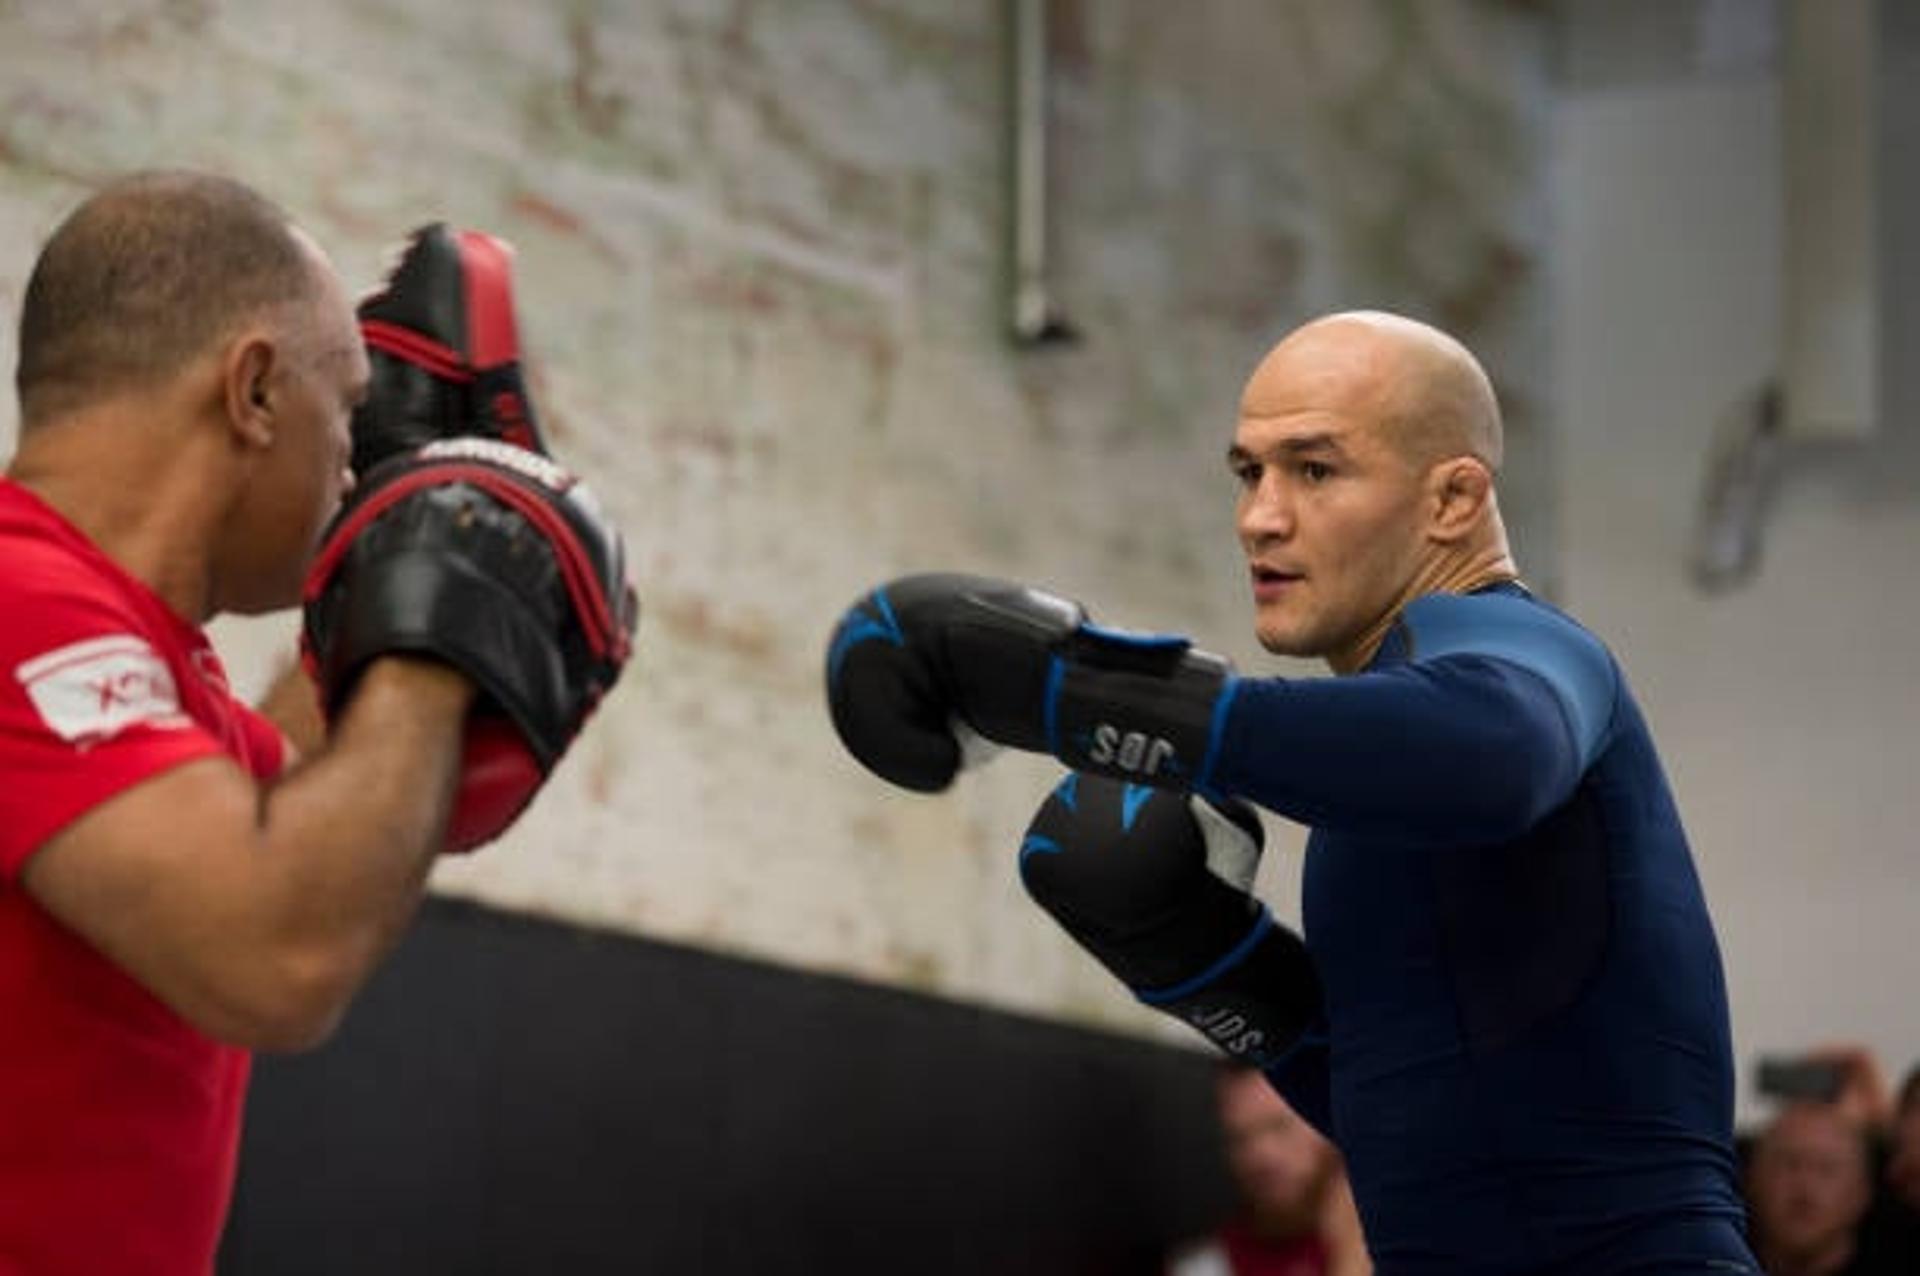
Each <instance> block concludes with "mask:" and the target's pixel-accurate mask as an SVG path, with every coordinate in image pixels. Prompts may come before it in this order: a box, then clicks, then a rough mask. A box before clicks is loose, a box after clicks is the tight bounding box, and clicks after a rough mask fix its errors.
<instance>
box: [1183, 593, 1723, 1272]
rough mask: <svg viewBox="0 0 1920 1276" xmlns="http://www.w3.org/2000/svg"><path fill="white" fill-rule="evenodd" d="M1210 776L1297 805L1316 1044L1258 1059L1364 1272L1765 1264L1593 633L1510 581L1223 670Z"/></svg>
mask: <svg viewBox="0 0 1920 1276" xmlns="http://www.w3.org/2000/svg"><path fill="white" fill-rule="evenodd" d="M1232 695H1233V700H1232V702H1231V704H1230V705H1229V706H1228V708H1227V710H1226V718H1225V722H1224V730H1223V734H1222V736H1221V739H1220V742H1219V746H1218V750H1217V754H1216V756H1215V757H1214V758H1213V759H1212V764H1213V781H1214V787H1215V788H1217V789H1220V790H1224V791H1226V792H1228V793H1232V794H1235V795H1238V796H1240V797H1244V798H1247V799H1249V800H1251V801H1253V802H1256V803H1258V804H1260V805H1262V806H1265V807H1267V808H1269V809H1270V810H1273V811H1275V812H1277V813H1279V814H1281V815H1284V816H1286V817H1288V818H1290V819H1294V820H1298V821H1300V822H1302V823H1305V824H1309V825H1311V826H1313V834H1312V836H1311V838H1310V839H1309V841H1308V844H1307V855H1306V875H1305V886H1304V892H1305V901H1304V916H1305V929H1306V937H1307V943H1308V947H1309V948H1310V950H1311V951H1312V953H1313V956H1314V959H1315V962H1316V964H1317V965H1318V967H1319V971H1320V976H1321V979H1322V982H1323V984H1324V986H1325V990H1326V999H1327V1010H1328V1014H1327V1018H1328V1023H1327V1025H1326V1027H1327V1035H1326V1040H1325V1042H1324V1044H1321V1043H1318V1042H1316V1043H1314V1044H1310V1045H1306V1046H1303V1047H1301V1048H1300V1049H1298V1050H1296V1051H1295V1052H1294V1054H1293V1055H1291V1056H1290V1057H1289V1058H1287V1059H1286V1060H1284V1061H1283V1062H1282V1063H1281V1064H1280V1065H1278V1066H1276V1067H1274V1068H1272V1069H1270V1070H1269V1077H1270V1078H1271V1079H1272V1081H1273V1082H1274V1085H1275V1086H1276V1088H1278V1089H1279V1090H1280V1091H1281V1093H1283V1094H1284V1095H1286V1096H1287V1097H1288V1099H1289V1100H1291V1101H1292V1102H1293V1103H1294V1104H1295V1106H1296V1107H1298V1108H1300V1109H1301V1111H1302V1112H1303V1113H1304V1114H1305V1115H1306V1116H1307V1117H1308V1118H1309V1119H1310V1120H1312V1121H1314V1122H1315V1123H1316V1124H1318V1125H1319V1126H1320V1127H1321V1128H1322V1129H1325V1130H1327V1131H1329V1132H1330V1133H1331V1134H1332V1135H1333V1137H1334V1138H1335V1141H1336V1142H1337V1143H1338V1144H1339V1146H1340V1148H1341V1149H1342V1151H1343V1152H1344V1153H1345V1155H1346V1159H1347V1166H1348V1171H1349V1173H1350V1175H1351V1176H1352V1180H1353V1189H1354V1195H1355V1197H1356V1199H1357V1200H1358V1202H1359V1206H1360V1212H1361V1217H1362V1220H1363V1222H1364V1225H1365V1228H1366V1234H1367V1242H1368V1246H1369V1248H1370V1250H1371V1251H1372V1254H1373V1258H1374V1261H1375V1263H1376V1265H1377V1270H1378V1272H1379V1273H1380V1276H1404V1274H1407V1273H1435V1272H1449V1273H1453V1272H1474V1273H1508V1272H1513V1273H1519V1272H1526V1273H1547V1272H1567V1273H1583V1274H1584V1273H1615V1272H1714V1271H1721V1272H1738V1271H1758V1265H1757V1264H1756V1263H1755V1262H1754V1261H1753V1258H1752V1256H1751V1254H1750V1253H1749V1251H1748V1250H1747V1248H1746V1246H1745V1244H1744V1242H1743V1241H1742V1239H1741V1232H1742V1210H1741V1205H1740V1198H1739V1195H1738V1191H1737V1188H1736V1177H1735V1168H1734V1156H1733V1139H1732V1124H1733V1068H1732V1046H1731V1041H1730V1035H1729V1027H1728V1015H1727V997H1726V988H1725V984H1724V980H1723V976H1722V973H1721V965H1720V953H1719V948H1718V946H1717V944H1716V942H1715V940H1714V934H1713V925H1712V922H1711V921H1710V919H1709V918H1708V915H1707V908H1706V902H1705V900H1704V899H1703V897H1702V895H1701V891H1700V883H1699V879H1698V877H1697V876H1696V874H1695V872H1694V867H1693V860H1692V857H1691V854H1690V853H1689V851H1688V849H1687V842H1686V836H1685V834H1684V832H1683V831H1682V830H1681V827H1680V819H1679V815H1678V813H1677V812H1676V811H1675V809H1674V804H1673V799H1672V797H1671V795H1670V794H1669V792H1668V789H1667V783H1666V779H1665V776H1664V774H1663V773H1662V771H1661V767H1660V762H1659V758H1658V757H1657V756H1656V754H1655V752H1654V748H1653V741H1652V739H1651V737H1650V736H1649V734H1648V731H1647V727H1646V723H1645V722H1644V720H1643V719H1642V718H1641V716H1640V711H1639V709H1638V708H1637V707H1636V706H1635V704H1634V702H1633V698H1632V696H1631V695H1630V693H1629V692H1628V690H1627V686H1626V682H1625V680H1624V679H1623V678H1622V676H1621V673H1620V670H1619V667H1618V666H1617V665H1616V664H1615V663H1614V661H1613V658H1612V656H1611V655H1610V654H1609V653H1608V652H1607V650H1606V648H1605V647H1603V646H1602V645H1601V644H1600V642H1599V641H1598V640H1597V639H1595V638H1594V637H1593V636H1592V635H1590V634H1589V633H1587V632H1586V631H1585V630H1583V629H1581V628H1580V627H1579V626H1578V625H1576V624H1574V623H1573V622H1572V621H1571V620H1569V619H1567V618H1566V617H1565V616H1563V615H1562V614H1561V613H1559V612H1558V611H1555V610H1554V609H1552V608H1551V607H1548V606H1546V605H1544V604H1542V603H1540V602H1537V601H1535V600H1534V599H1533V598H1532V597H1531V596H1530V595H1529V594H1528V593H1527V592H1526V591H1525V590H1524V589H1522V588H1520V587H1519V586H1517V585H1501V586H1495V587H1493V588H1491V589H1488V590H1483V591H1481V592H1479V593H1476V594H1471V595H1464V596H1462V595H1431V596H1428V597H1424V598H1421V599H1419V600H1417V601H1415V602H1414V603H1413V604H1411V605H1410V606H1409V607H1407V609H1406V610H1405V612H1404V613H1403V615H1402V617H1401V618H1400V620H1399V623H1398V624H1397V625H1396V627H1395V628H1394V630H1393V631H1392V632H1391V633H1390V634H1389V636H1388V638H1387V639H1386V641H1385V642H1384V643H1383V644H1382V647H1381V650H1380V652H1379V654H1378V655H1377V656H1376V657H1375V658H1374V660H1373V661H1372V663H1371V664H1369V665H1368V666H1367V668H1366V669H1364V670H1362V671H1360V672H1358V673H1356V674H1353V675H1351V676H1348V677H1341V678H1320V679H1308V680H1297V681H1296V680H1286V679H1258V680H1256V679H1243V680H1240V681H1238V682H1237V683H1235V684H1234V685H1233V687H1232Z"/></svg>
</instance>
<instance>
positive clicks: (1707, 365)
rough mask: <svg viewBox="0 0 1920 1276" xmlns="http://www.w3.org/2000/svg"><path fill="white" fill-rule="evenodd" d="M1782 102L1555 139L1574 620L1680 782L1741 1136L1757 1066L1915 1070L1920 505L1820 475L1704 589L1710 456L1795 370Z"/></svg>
mask: <svg viewBox="0 0 1920 1276" xmlns="http://www.w3.org/2000/svg"><path fill="white" fill-rule="evenodd" d="M1776 98H1777V94H1776V92H1775V87H1774V82H1773V80H1772V78H1771V77H1770V75H1767V74H1746V75H1740V76H1734V77H1729V78H1720V79H1693V80H1690V81H1685V82H1681V83H1669V84H1668V85H1666V86H1641V87H1635V88H1631V89H1623V90H1616V91H1586V92H1579V91H1577V92H1574V93H1572V94H1570V95H1568V96H1567V97H1566V98H1565V99H1564V100H1563V102H1562V104H1561V106H1560V108H1559V112H1558V119H1557V122H1556V125H1555V129H1554V147H1553V150H1554V156H1555V165H1556V170H1557V172H1556V177H1555V189H1556V198H1555V209H1556V216H1557V225H1556V227H1555V236H1554V239H1555V261H1556V271H1557V273H1558V276H1559V277H1558V280H1557V283H1558V301H1557V303H1556V307H1555V311H1554V333H1555V342H1556V345H1557V348H1558V367H1557V376H1556V380H1557V394H1558V406H1557V413H1556V415H1557V418H1558V420H1559V423H1560V425H1561V428H1562V434H1561V442H1560V446H1561V458H1562V467H1563V468H1562V484H1561V490H1562V498H1563V505H1562V526H1561V552H1562V559H1561V566H1562V580H1563V582H1564V586H1565V602H1566V604H1567V605H1568V606H1569V608H1570V609H1571V610H1572V611H1573V612H1574V614H1575V615H1577V616H1578V617H1580V618H1581V619H1582V620H1583V621H1585V622H1586V623H1587V624H1589V625H1591V626H1592V627H1593V628H1594V629H1596V630H1597V631H1598V632H1599V633H1600V634H1601V635H1603V636H1604V637H1605V638H1606V639H1607V640H1608V641H1609V642H1610V643H1611V644H1612V646H1613V648H1614V650H1615V652H1616V653H1617V654H1618V655H1619V657H1620V658H1621V660H1622V662H1623V663H1624V665H1625V667H1626V670H1627V673H1628V676H1629V678H1630V679H1631V681H1632V682H1633V684H1634V686H1635V688H1636V691H1637V693H1638V695H1639V697H1640V700H1641V703H1642V705H1643V707H1644V708H1645V710H1646V712H1647V715H1648V717H1649V719H1650V720H1651V721H1652V724H1653V727H1654V730H1655V733H1656V735H1657V738H1658V741H1659V744H1660V748H1661V752H1662V754H1663V756H1664V758H1665V760H1666V763H1667V767H1668V771H1669V774H1670V776H1671V778H1672V780H1673V782H1674V785H1675V788H1676V790H1677V796H1678V798H1679V802H1680V807H1681V811H1682V813H1683V815H1684V817H1685V818H1686V821H1687V826H1688V831H1689V833H1690V835H1691V837H1692V841H1693V846H1694V851H1695V854H1696V856H1697V858H1698V860H1699V864H1700V869H1701V873H1702V876H1703V878H1704V879H1705V883H1706V889H1707V898H1708V902H1709V905H1710V906H1711V908H1712V910H1713V914H1714V917H1715V920H1716V922H1717V923H1718V926H1719V932H1720V939H1721V944H1722V947H1723V950H1724V955H1725V959H1726V964H1727V971H1728V979H1729V984H1730V988H1731V992H1732V1000H1733V1026H1734V1038H1735V1046H1736V1050H1737V1052H1738V1058H1739V1060H1740V1061H1741V1067H1742V1073H1743V1075H1742V1112H1743V1116H1747V1117H1750V1116H1752V1115H1753V1114H1754V1113H1755V1111H1756V1109H1755V1108H1754V1106H1753V1096H1752V1095H1751V1093H1750V1091H1749V1089H1748V1086H1749V1083H1750V1080H1751V1074H1750V1068H1751V1060H1752V1058H1753V1057H1754V1055H1755V1054H1756V1053H1759V1052H1765V1051H1775V1050H1793V1049H1798V1048H1803V1047H1806V1046H1809V1045H1812V1044H1815V1043H1817V1042H1820V1041H1824V1040H1827V1039H1858V1040H1864V1041H1866V1042H1868V1043H1870V1044H1871V1045H1873V1046H1874V1047H1875V1048H1876V1050H1877V1051H1878V1053H1879V1054H1880V1057H1881V1058H1882V1060H1883V1062H1884V1063H1885V1064H1886V1065H1887V1066H1888V1068H1889V1069H1890V1070H1892V1071H1894V1072H1895V1073H1896V1074H1897V1073H1898V1072H1900V1071H1903V1070H1904V1069H1905V1068H1906V1067H1907V1066H1909V1065H1910V1064H1912V1063H1914V1062H1915V1061H1920V763H1917V762H1916V757H1917V756H1920V670H1916V668H1915V666H1914V661H1915V657H1916V654H1920V640H1917V639H1916V635H1917V634H1920V588H1916V586H1920V573H1917V572H1916V563H1917V562H1920V502H1914V501H1912V500H1907V501H1898V500H1889V499H1884V498H1875V497H1873V496H1871V495H1870V494H1869V488H1870V485H1869V483H1868V478H1869V476H1870V475H1871V472H1872V471H1873V470H1874V469H1875V468H1876V467H1877V466H1883V465H1885V464H1891V463H1894V460H1895V458H1894V454H1893V453H1892V451H1891V450H1890V449H1885V448H1884V447H1883V448H1882V449H1881V450H1878V451H1876V452H1875V453H1874V454H1873V455H1871V456H1864V457H1861V458H1858V459H1855V460H1853V461H1851V462H1846V463H1838V464H1829V465H1827V466H1825V467H1823V469H1822V472H1820V473H1817V474H1816V473H1813V472H1811V471H1810V470H1808V469H1804V468H1800V469H1797V470H1796V472H1792V473H1790V474H1789V476H1788V478H1787V480H1786V483H1785V486H1784V489H1783V491H1782V496H1781V499H1780V502H1779V506H1778V508H1777V509H1776V510H1775V512H1774V516H1773V518H1772V520H1771V521H1770V522H1769V524H1768V527H1767V539H1766V559H1765V562H1764V566H1763V569H1762V572H1761V575H1760V577H1759V579H1758V580H1757V581H1756V582H1754V583H1753V584H1752V585H1750V586H1749V587H1747V588H1745V589H1743V590H1739V591H1737V592H1733V593H1731V594H1728V595H1726V596H1722V597H1708V596H1705V595H1703V594H1701V593H1700V592H1698V591H1697V590H1696V589H1695V588H1694V587H1693V586H1692V585H1691V584H1690V583H1689V580H1688V578H1687V574H1686V554H1687V537H1688V534H1689V530H1690V527H1691V522H1692V518H1693V516H1694V514H1695V511H1696V509H1697V502H1698V492H1699V488H1700V482H1701V475H1702V463H1703V461H1704V459H1705V457H1706V455H1707V451H1708V443H1709V438H1710V436H1711V434H1712V432H1713V429H1714V427H1715V425H1716V423H1718V422H1719V421H1720V420H1721V419H1722V417H1723V415H1724V414H1725V413H1726V412H1727V411H1728V410H1729V408H1730V406H1731V405H1732V404H1733V403H1734V402H1735V401H1736V400H1737V399H1738V398H1740V397H1741V396H1743V395H1746V394H1748V393H1750V392H1751V391H1752V390H1753V389H1754V388H1755V387H1756V386H1757V385H1758V384H1760V382H1761V381H1762V380H1763V379H1765V378H1767V377H1768V376H1770V375H1772V373H1773V372H1774V371H1775V367H1776V352H1777V344H1778V333H1779V323H1780V301H1779V292H1780V247H1781V243H1780V241H1781V229H1780V207H1781V198H1780V192H1779V189H1778V182H1779V171H1780V169H1779V158H1778V149H1777V138H1778V106H1777V101H1776ZM1882 424H1883V428H1905V429H1912V428H1914V424H1915V423H1912V422H1884V423H1882ZM1909 455H1911V453H1909ZM1882 477H1884V476H1882ZM1894 486H1896V487H1897V486H1898V485H1894Z"/></svg>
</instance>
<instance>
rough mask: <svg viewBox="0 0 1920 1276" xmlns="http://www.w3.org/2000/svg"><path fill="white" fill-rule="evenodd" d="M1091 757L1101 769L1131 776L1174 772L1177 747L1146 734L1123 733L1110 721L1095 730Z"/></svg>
mask: <svg viewBox="0 0 1920 1276" xmlns="http://www.w3.org/2000/svg"><path fill="white" fill-rule="evenodd" d="M1087 756H1088V757H1089V758H1090V759H1092V761H1093V762H1094V764H1095V765H1097V766H1110V767H1114V768H1116V769H1118V770H1121V771H1125V772H1127V773H1128V774H1130V775H1161V774H1168V773H1174V772H1177V771H1178V770H1179V768H1178V767H1177V766H1176V765H1175V764H1174V758H1175V754H1174V749H1173V745H1172V744H1171V743H1169V742H1168V741H1166V740H1163V739H1161V738H1160V737H1159V736H1157V735H1148V734H1147V733H1146V732H1144V731H1122V730H1121V729H1120V728H1119V727H1116V726H1114V725H1113V724H1112V723H1110V722H1102V723H1100V724H1099V725H1098V726H1096V727H1095V728H1094V729H1093V743H1092V746H1091V747H1090V748H1089V749H1088V750H1087Z"/></svg>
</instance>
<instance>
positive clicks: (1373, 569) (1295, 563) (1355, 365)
mask: <svg viewBox="0 0 1920 1276" xmlns="http://www.w3.org/2000/svg"><path fill="white" fill-rule="evenodd" d="M1500 453H1501V440H1500V408H1499V405H1498V403H1496V402H1495V400H1494V397H1493V386H1492V385H1491V384H1490V383H1489V382H1488V380H1487V374H1486V373H1485V372H1483V371H1482V370H1481V368H1480V364H1479V363H1478V361H1476V360H1475V359H1474V357H1473V355H1472V354H1470V353H1469V352H1468V351H1467V348H1466V347H1465V346H1463V345H1461V344H1460V343H1459V342H1458V341H1456V340H1454V339H1453V338H1452V337H1450V336H1448V335H1447V334H1446V333H1444V332H1441V331H1440V330H1439V329H1437V328H1433V327H1430V326H1429V325H1427V324H1424V323H1420V322H1418V321H1416V320H1413V319H1406V318H1403V317H1401V316H1399V315H1390V314H1385V313H1383V312H1381V311H1377V310H1354V311H1347V312H1344V313H1341V314H1332V315H1327V316H1325V317H1323V318H1320V319H1315V320H1313V321H1312V322H1310V323H1307V324H1305V325H1303V326H1301V327H1299V328H1297V329H1295V330H1294V331H1293V332H1291V333H1289V334H1287V336H1286V337H1285V338H1284V339H1283V340H1282V341H1281V342H1280V344H1278V345H1276V346H1275V347H1274V348H1273V349H1272V350H1270V351H1268V352H1267V356H1266V357H1265V358H1264V359H1262V360H1261V361H1260V363H1259V366H1257V367H1256V368H1255V369H1254V370H1253V375H1252V376H1250V377H1248V378H1247V383H1246V388H1245V390H1244V391H1242V393H1241V396H1240V418H1239V421H1238V422H1237V423H1236V425H1235V427H1234V435H1233V442H1232V444H1231V445H1230V446H1229V447H1228V448H1227V468H1228V469H1229V470H1230V471H1232V473H1233V476H1234V479H1235V481H1236V482H1237V483H1238V485H1239V497H1238V501H1237V504H1236V508H1235V514H1234V520H1235V526H1236V529H1237V531H1238V533H1239V538H1240V544H1241V547H1242V549H1243V550H1244V552H1245V553H1246V556H1247V563H1248V570H1249V573H1250V574H1251V577H1252V584H1253V593H1254V631H1255V633H1256V634H1258V635H1259V638H1260V642H1261V643H1262V645H1264V646H1265V647H1266V648H1267V649H1268V650H1269V651H1275V652H1281V653H1283V654H1286V655H1294V656H1324V657H1325V658H1326V659H1327V662H1328V663H1329V664H1330V665H1332V666H1333V668H1334V669H1335V670H1337V671H1342V672H1344V671H1347V670H1351V669H1357V668H1359V667H1360V666H1361V665H1362V664H1363V663H1364V662H1365V661H1366V660H1367V659H1369V658H1370V657H1371V654H1372V653H1373V652H1374V651H1375V650H1377V649H1378V645H1379V643H1380V641H1381V639H1382V638H1383V636H1384V635H1385V633H1386V632H1387V629H1388V627H1389V626H1391V624H1392V623H1393V619H1394V617H1395V616H1396V615H1397V614H1398V613H1399V611H1400V609H1401V608H1402V607H1404V606H1405V605H1406V604H1407V603H1408V602H1410V601H1411V600H1412V599H1414V598H1417V597H1419V596H1420V595H1422V594H1426V593H1436V592H1456V593H1466V592H1470V591H1472V590H1475V589H1479V588H1482V587H1484V586H1486V585H1488V584H1490V583H1493V582H1496V581H1502V580H1512V579H1515V578H1516V576H1517V574H1518V573H1517V570H1516V568H1515V567H1514V565H1513V558H1512V555H1511V553H1510V552H1509V551H1508V548H1507V539H1506V529H1505V527H1504V525H1503V524H1502V523H1501V521H1500V510H1499V502H1498V500H1497V499H1496V496H1495V493H1494V490H1493V489H1494V473H1495V471H1496V470H1497V469H1498V467H1499V465H1500Z"/></svg>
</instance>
